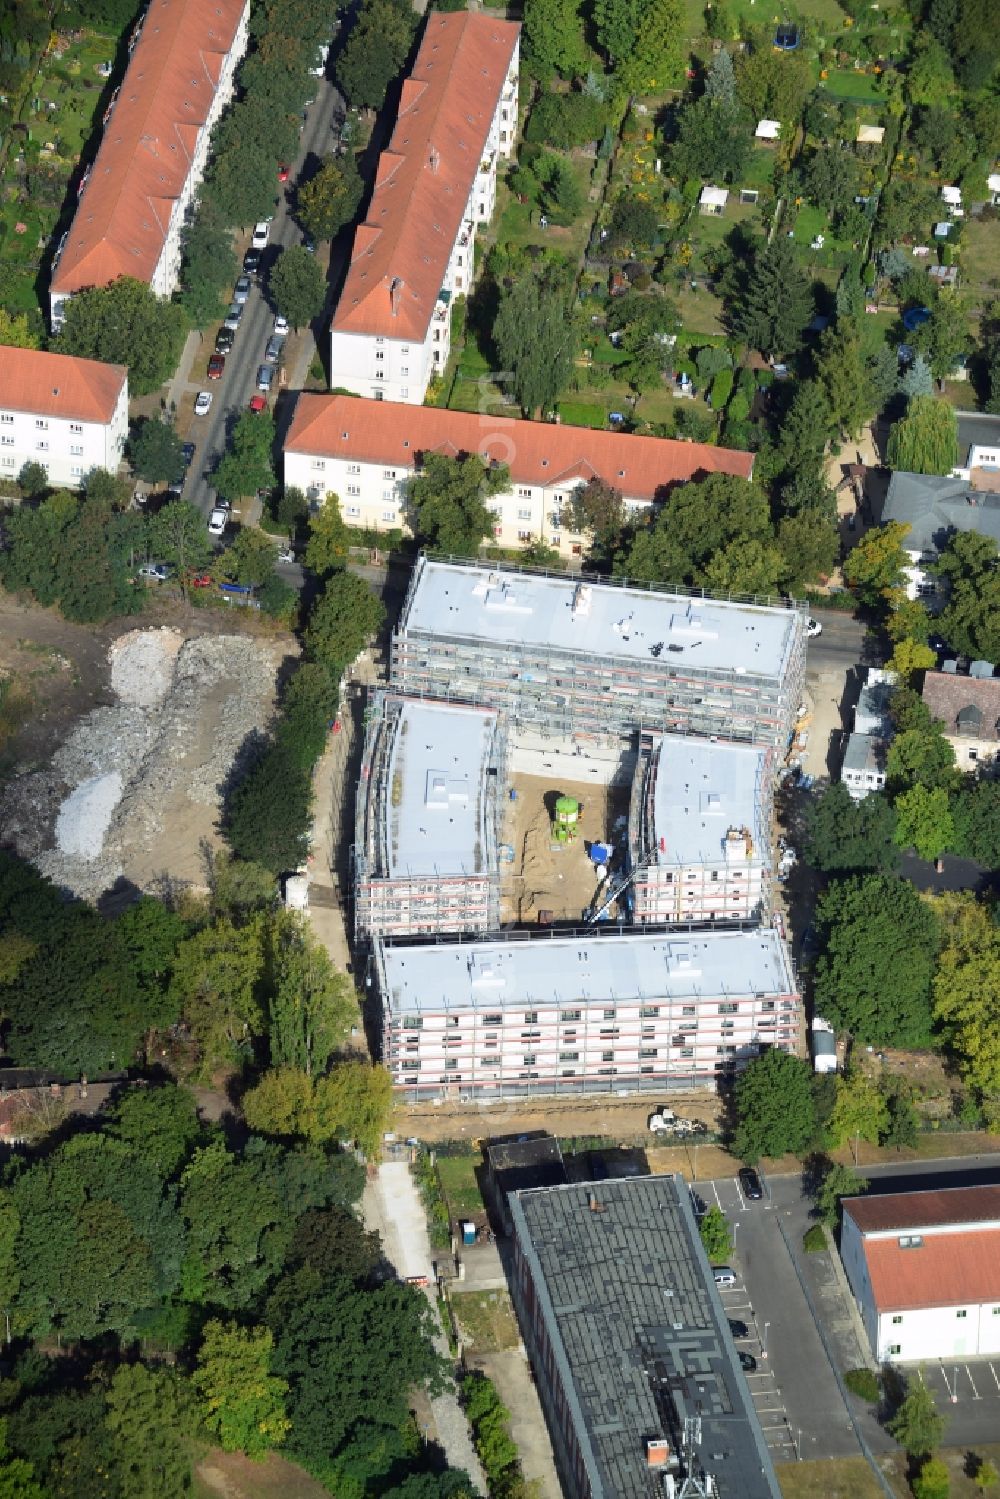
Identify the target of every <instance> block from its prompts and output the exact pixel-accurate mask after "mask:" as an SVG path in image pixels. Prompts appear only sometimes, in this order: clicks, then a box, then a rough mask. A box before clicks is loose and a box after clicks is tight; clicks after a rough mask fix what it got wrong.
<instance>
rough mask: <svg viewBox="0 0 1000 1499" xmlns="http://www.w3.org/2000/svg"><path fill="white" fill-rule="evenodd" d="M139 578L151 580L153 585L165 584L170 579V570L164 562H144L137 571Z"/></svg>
mask: <svg viewBox="0 0 1000 1499" xmlns="http://www.w3.org/2000/svg"><path fill="white" fill-rule="evenodd" d="M139 577H140V578H151V579H152V580H153V582H154V583H165V582H166V581H167V579H168V578H169V577H170V569H169V567H168V566H167V564H166V563H165V562H146V563H144V565H143V566H142V567H140V569H139Z"/></svg>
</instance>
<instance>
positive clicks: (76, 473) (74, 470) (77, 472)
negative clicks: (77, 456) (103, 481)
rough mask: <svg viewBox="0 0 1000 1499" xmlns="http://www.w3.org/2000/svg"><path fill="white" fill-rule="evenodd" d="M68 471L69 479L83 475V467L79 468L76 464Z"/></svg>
mask: <svg viewBox="0 0 1000 1499" xmlns="http://www.w3.org/2000/svg"><path fill="white" fill-rule="evenodd" d="M69 473H70V478H71V479H80V478H82V477H83V469H82V468H80V466H79V465H77V466H76V467H75V468H71V469H70V471H69Z"/></svg>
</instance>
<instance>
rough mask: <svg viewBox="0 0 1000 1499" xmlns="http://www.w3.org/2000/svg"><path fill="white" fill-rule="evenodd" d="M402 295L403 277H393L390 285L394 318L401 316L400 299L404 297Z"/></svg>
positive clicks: (390, 298) (390, 301)
mask: <svg viewBox="0 0 1000 1499" xmlns="http://www.w3.org/2000/svg"><path fill="white" fill-rule="evenodd" d="M402 293H403V278H402V276H393V278H392V281H391V282H390V283H389V306H390V307H391V308H392V315H393V317H397V316H398V314H399V299H400V297H401V296H402Z"/></svg>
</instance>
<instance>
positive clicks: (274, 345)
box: [264, 333, 285, 360]
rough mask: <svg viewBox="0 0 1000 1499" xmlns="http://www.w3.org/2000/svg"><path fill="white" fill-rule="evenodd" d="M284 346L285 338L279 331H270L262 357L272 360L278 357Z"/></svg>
mask: <svg viewBox="0 0 1000 1499" xmlns="http://www.w3.org/2000/svg"><path fill="white" fill-rule="evenodd" d="M284 346H285V340H284V339H283V338H282V337H281V335H280V334H279V333H272V334H271V337H270V338H269V339H268V341H267V348H266V349H265V350H264V358H265V359H272V360H274V359H278V358H280V356H281V351H282V349H283V348H284Z"/></svg>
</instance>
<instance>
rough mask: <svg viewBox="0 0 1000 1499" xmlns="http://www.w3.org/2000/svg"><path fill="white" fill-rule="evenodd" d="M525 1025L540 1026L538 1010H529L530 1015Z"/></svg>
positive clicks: (527, 1015)
mask: <svg viewBox="0 0 1000 1499" xmlns="http://www.w3.org/2000/svg"><path fill="white" fill-rule="evenodd" d="M524 1023H525V1025H537V1024H538V1011H537V1010H529V1011H528V1013H527V1014H526V1015H525V1017H524Z"/></svg>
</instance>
